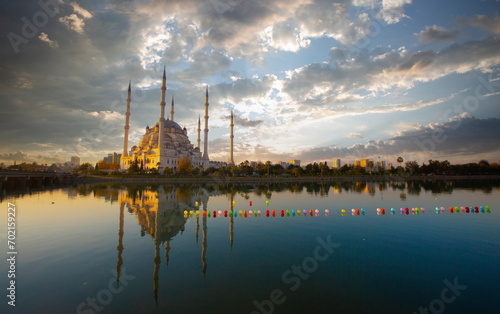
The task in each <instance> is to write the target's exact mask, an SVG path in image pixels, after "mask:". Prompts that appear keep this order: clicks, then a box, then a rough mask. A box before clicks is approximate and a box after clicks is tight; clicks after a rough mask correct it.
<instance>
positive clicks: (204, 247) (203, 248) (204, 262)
mask: <svg viewBox="0 0 500 314" xmlns="http://www.w3.org/2000/svg"><path fill="white" fill-rule="evenodd" d="M203 210H204V211H206V210H207V202H203ZM202 232H203V240H202V241H201V263H202V265H203V268H202V270H201V272H202V273H203V277H205V274H206V272H207V259H206V257H205V255H206V254H207V216H203V228H202Z"/></svg>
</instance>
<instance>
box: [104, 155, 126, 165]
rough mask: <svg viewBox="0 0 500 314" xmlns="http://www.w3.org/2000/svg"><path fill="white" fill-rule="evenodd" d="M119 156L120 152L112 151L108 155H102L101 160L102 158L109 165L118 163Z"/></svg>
mask: <svg viewBox="0 0 500 314" xmlns="http://www.w3.org/2000/svg"><path fill="white" fill-rule="evenodd" d="M121 157H122V154H117V153H112V154H108V157H104V158H103V159H102V160H104V162H105V163H107V164H108V165H111V164H112V163H116V164H120V158H121Z"/></svg>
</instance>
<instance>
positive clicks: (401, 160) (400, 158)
mask: <svg viewBox="0 0 500 314" xmlns="http://www.w3.org/2000/svg"><path fill="white" fill-rule="evenodd" d="M396 161H397V162H398V163H399V166H400V167H401V163H402V162H403V161H404V159H403V157H401V156H399V157H398V159H397V160H396Z"/></svg>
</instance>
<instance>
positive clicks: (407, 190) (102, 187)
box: [68, 180, 500, 304]
mask: <svg viewBox="0 0 500 314" xmlns="http://www.w3.org/2000/svg"><path fill="white" fill-rule="evenodd" d="M498 188H500V182H499V181H498V180H489V181H484V182H483V181H475V182H474V184H473V185H472V184H470V182H467V181H466V180H456V181H439V180H438V181H433V180H429V181H427V180H426V181H400V180H397V181H358V182H356V181H347V182H324V183H317V182H310V183H287V184H261V185H258V184H238V185H236V184H231V185H210V184H205V185H197V184H184V185H159V184H156V185H121V184H116V185H115V184H97V185H79V186H75V187H73V188H70V189H69V191H68V197H69V198H76V197H77V195H89V194H93V195H94V197H97V198H104V199H105V200H106V201H110V202H111V203H115V202H117V203H118V204H119V206H120V214H119V231H118V246H117V264H116V273H117V282H118V285H119V281H120V272H121V269H122V265H123V258H122V253H123V250H124V245H123V236H124V219H125V218H124V215H125V208H126V209H127V211H128V212H129V213H130V214H134V215H135V217H136V219H137V221H138V224H139V225H140V228H141V231H140V232H141V236H145V235H146V234H148V235H150V236H151V237H152V238H153V240H154V248H155V256H154V259H153V264H154V272H153V289H154V298H155V302H156V304H158V290H159V276H158V275H159V270H160V266H161V264H162V257H161V253H160V251H161V247H163V248H164V252H165V263H166V265H167V266H168V263H169V252H170V241H172V239H173V238H174V237H175V236H177V235H178V234H179V232H180V233H181V234H182V232H183V231H184V229H185V225H186V223H187V220H188V218H187V217H186V216H184V211H185V210H187V211H188V212H189V211H194V212H196V211H197V210H198V211H200V215H199V216H198V215H195V216H194V217H193V216H190V217H189V218H190V219H193V218H194V219H195V222H196V228H195V237H196V243H198V241H199V231H200V225H201V232H202V235H201V237H202V239H201V247H202V250H201V272H202V274H203V276H205V274H206V272H207V259H206V253H207V243H208V230H207V217H206V216H205V217H203V215H202V214H201V212H202V211H203V210H207V205H208V200H209V198H210V197H213V196H221V195H226V197H227V199H228V211H233V200H234V198H235V196H236V195H238V197H239V198H241V197H242V198H244V199H246V200H248V199H249V197H250V195H252V194H254V195H256V196H261V195H262V196H264V197H265V198H267V199H270V198H271V196H272V193H273V192H276V193H280V192H284V191H288V192H290V193H291V194H292V195H295V194H300V193H303V192H304V191H305V192H306V193H307V194H313V195H317V196H319V197H328V195H329V194H330V195H331V194H333V195H335V194H341V193H352V194H367V195H370V196H371V197H373V196H375V195H376V194H380V196H381V197H382V198H383V193H384V191H386V190H389V191H390V190H392V191H393V192H397V193H398V194H399V193H400V198H401V199H405V198H406V195H407V194H409V195H419V194H420V193H421V192H422V191H429V192H432V193H437V194H441V193H443V194H452V193H453V191H454V190H461V189H467V190H482V192H483V193H486V194H489V193H491V192H492V190H493V189H498ZM200 220H201V221H200ZM228 223H229V245H230V247H231V251H232V247H233V217H232V216H231V217H229V218H228Z"/></svg>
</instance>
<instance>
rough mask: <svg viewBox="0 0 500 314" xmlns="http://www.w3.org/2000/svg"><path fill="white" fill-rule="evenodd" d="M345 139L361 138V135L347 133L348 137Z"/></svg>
mask: <svg viewBox="0 0 500 314" xmlns="http://www.w3.org/2000/svg"><path fill="white" fill-rule="evenodd" d="M347 137H351V138H363V135H361V133H349V135H347Z"/></svg>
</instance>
